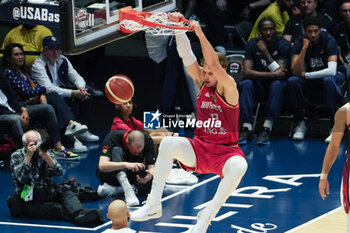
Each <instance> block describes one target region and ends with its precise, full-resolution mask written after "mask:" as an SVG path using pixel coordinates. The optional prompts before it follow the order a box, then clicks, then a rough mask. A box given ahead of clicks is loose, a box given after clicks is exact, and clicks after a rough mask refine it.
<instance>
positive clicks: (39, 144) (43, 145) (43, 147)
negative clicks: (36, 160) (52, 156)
mask: <svg viewBox="0 0 350 233" xmlns="http://www.w3.org/2000/svg"><path fill="white" fill-rule="evenodd" d="M34 145H36V146H37V148H38V150H42V151H44V152H47V151H48V150H50V148H51V145H50V143H49V142H46V141H44V142H41V141H37V142H34Z"/></svg>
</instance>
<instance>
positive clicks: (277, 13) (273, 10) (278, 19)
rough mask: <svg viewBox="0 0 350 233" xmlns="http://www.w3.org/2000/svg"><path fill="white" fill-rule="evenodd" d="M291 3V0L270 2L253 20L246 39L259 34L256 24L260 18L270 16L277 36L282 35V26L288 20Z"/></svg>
mask: <svg viewBox="0 0 350 233" xmlns="http://www.w3.org/2000/svg"><path fill="white" fill-rule="evenodd" d="M292 5H293V1H292V0H276V1H275V2H274V3H271V4H270V5H269V7H268V8H266V10H265V11H263V13H261V15H260V16H259V17H258V19H257V20H256V21H255V24H254V26H253V29H252V31H251V33H250V35H249V38H248V40H250V39H252V38H256V37H259V36H261V35H260V33H259V30H258V24H259V22H260V20H261V19H262V18H266V17H270V18H271V19H272V20H273V21H274V22H275V25H276V33H277V35H278V36H282V35H283V31H284V27H285V25H286V23H287V22H288V20H289V15H288V11H290V10H291V7H292Z"/></svg>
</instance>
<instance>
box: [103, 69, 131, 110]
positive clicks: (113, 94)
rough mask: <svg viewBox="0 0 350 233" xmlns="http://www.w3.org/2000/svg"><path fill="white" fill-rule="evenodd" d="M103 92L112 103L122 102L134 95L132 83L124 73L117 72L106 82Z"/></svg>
mask: <svg viewBox="0 0 350 233" xmlns="http://www.w3.org/2000/svg"><path fill="white" fill-rule="evenodd" d="M105 93H106V96H107V98H108V99H109V101H111V102H112V103H114V104H123V103H126V102H128V101H130V100H131V98H132V97H133V96H134V84H133V83H132V81H131V79H129V78H128V77H126V76H125V75H121V74H117V75H114V76H112V77H111V78H110V79H108V81H107V82H106V85H105Z"/></svg>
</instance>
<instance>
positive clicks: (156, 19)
mask: <svg viewBox="0 0 350 233" xmlns="http://www.w3.org/2000/svg"><path fill="white" fill-rule="evenodd" d="M140 17H142V18H143V19H144V20H147V21H150V22H153V23H158V24H164V25H169V26H177V27H188V26H189V24H188V23H186V22H178V23H176V22H172V21H170V20H168V17H167V14H166V13H153V14H152V15H150V16H146V17H143V16H140ZM120 26H121V27H124V28H125V29H128V30H130V31H145V32H148V33H152V34H153V35H158V36H170V35H175V34H179V33H185V32H186V31H188V30H190V29H187V30H182V29H172V28H167V27H162V26H156V27H150V26H146V25H142V24H140V23H138V22H135V21H134V20H129V19H123V20H122V21H121V22H120Z"/></svg>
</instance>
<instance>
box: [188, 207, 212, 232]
mask: <svg viewBox="0 0 350 233" xmlns="http://www.w3.org/2000/svg"><path fill="white" fill-rule="evenodd" d="M212 219H213V217H212V216H211V212H210V211H208V210H206V209H203V210H201V211H200V212H199V213H198V215H197V223H196V224H195V225H194V226H193V227H191V228H190V229H188V230H187V231H185V232H184V233H205V232H207V229H208V227H209V225H210V223H211V220H212Z"/></svg>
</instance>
